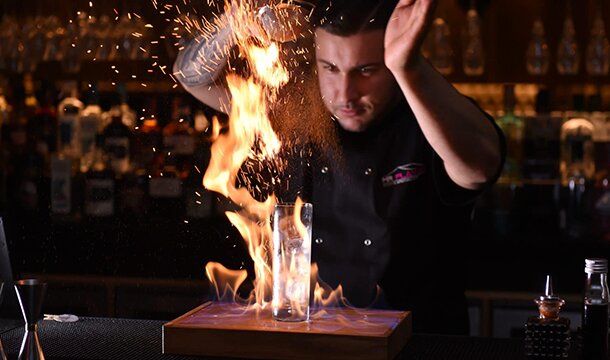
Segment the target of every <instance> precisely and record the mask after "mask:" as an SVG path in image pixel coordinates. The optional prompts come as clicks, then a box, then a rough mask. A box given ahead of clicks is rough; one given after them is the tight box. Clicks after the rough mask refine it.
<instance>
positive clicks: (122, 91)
mask: <svg viewBox="0 0 610 360" xmlns="http://www.w3.org/2000/svg"><path fill="white" fill-rule="evenodd" d="M117 93H118V94H119V109H120V111H121V118H122V119H123V124H125V126H127V127H128V128H129V130H131V131H132V132H133V131H134V130H135V128H136V124H137V116H136V112H135V111H134V110H133V109H132V108H131V107H130V106H129V96H128V94H127V88H126V87H125V84H123V83H120V84H118V85H117Z"/></svg>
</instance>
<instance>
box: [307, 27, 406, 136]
mask: <svg viewBox="0 0 610 360" xmlns="http://www.w3.org/2000/svg"><path fill="white" fill-rule="evenodd" d="M383 36H384V32H383V30H371V31H366V32H361V33H358V34H355V35H351V36H347V37H343V36H338V35H334V34H331V33H329V32H327V31H326V30H324V29H320V28H319V29H316V62H317V67H318V77H319V80H320V92H321V94H322V97H323V100H324V104H325V105H326V107H327V108H328V110H329V111H330V112H331V113H332V114H333V115H334V116H335V117H336V118H337V120H338V121H339V124H341V126H342V127H343V128H344V129H345V130H347V131H354V132H358V131H364V130H366V129H367V128H368V127H369V126H370V125H371V124H372V123H373V122H374V121H375V120H377V119H379V116H380V115H383V114H384V113H385V112H386V111H387V110H389V108H390V107H391V106H392V105H393V104H394V103H395V102H396V99H397V98H398V96H399V94H400V90H399V87H398V85H397V83H396V80H395V79H394V76H393V75H392V73H391V72H390V70H388V68H387V67H386V66H385V63H384V60H383Z"/></svg>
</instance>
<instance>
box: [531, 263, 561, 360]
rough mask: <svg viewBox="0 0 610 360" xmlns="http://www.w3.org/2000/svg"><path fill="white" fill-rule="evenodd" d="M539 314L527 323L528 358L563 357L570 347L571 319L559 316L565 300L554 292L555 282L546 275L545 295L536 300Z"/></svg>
mask: <svg viewBox="0 0 610 360" xmlns="http://www.w3.org/2000/svg"><path fill="white" fill-rule="evenodd" d="M534 301H535V302H536V304H537V305H538V313H539V315H538V316H530V317H529V318H528V319H527V322H526V323H525V354H526V356H527V358H528V359H561V358H567V357H568V350H569V349H570V340H571V336H570V319H568V318H564V317H561V316H559V312H560V311H561V307H562V306H563V305H564V304H565V301H564V300H563V299H562V298H560V297H557V296H555V295H554V294H553V283H552V279H551V277H550V276H548V275H547V277H546V289H545V292H544V295H542V296H540V297H539V298H537V299H535V300H534Z"/></svg>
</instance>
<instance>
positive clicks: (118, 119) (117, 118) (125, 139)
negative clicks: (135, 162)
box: [103, 111, 133, 175]
mask: <svg viewBox="0 0 610 360" xmlns="http://www.w3.org/2000/svg"><path fill="white" fill-rule="evenodd" d="M132 141H133V133H132V132H131V130H130V129H129V128H128V127H127V125H125V124H123V116H122V114H121V112H120V111H118V112H116V111H115V112H113V113H112V114H111V121H110V124H108V126H106V128H105V129H104V131H103V149H104V154H105V155H106V156H107V157H108V160H109V163H110V168H111V169H112V170H113V171H114V172H115V173H116V174H117V175H124V174H125V173H127V172H128V171H129V170H130V169H131V147H132V145H131V143H132Z"/></svg>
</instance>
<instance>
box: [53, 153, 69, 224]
mask: <svg viewBox="0 0 610 360" xmlns="http://www.w3.org/2000/svg"><path fill="white" fill-rule="evenodd" d="M72 202H73V196H72V160H71V159H70V158H68V157H65V156H63V155H62V154H57V155H54V156H52V158H51V213H53V214H58V215H69V214H70V213H72V211H73V207H72Z"/></svg>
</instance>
